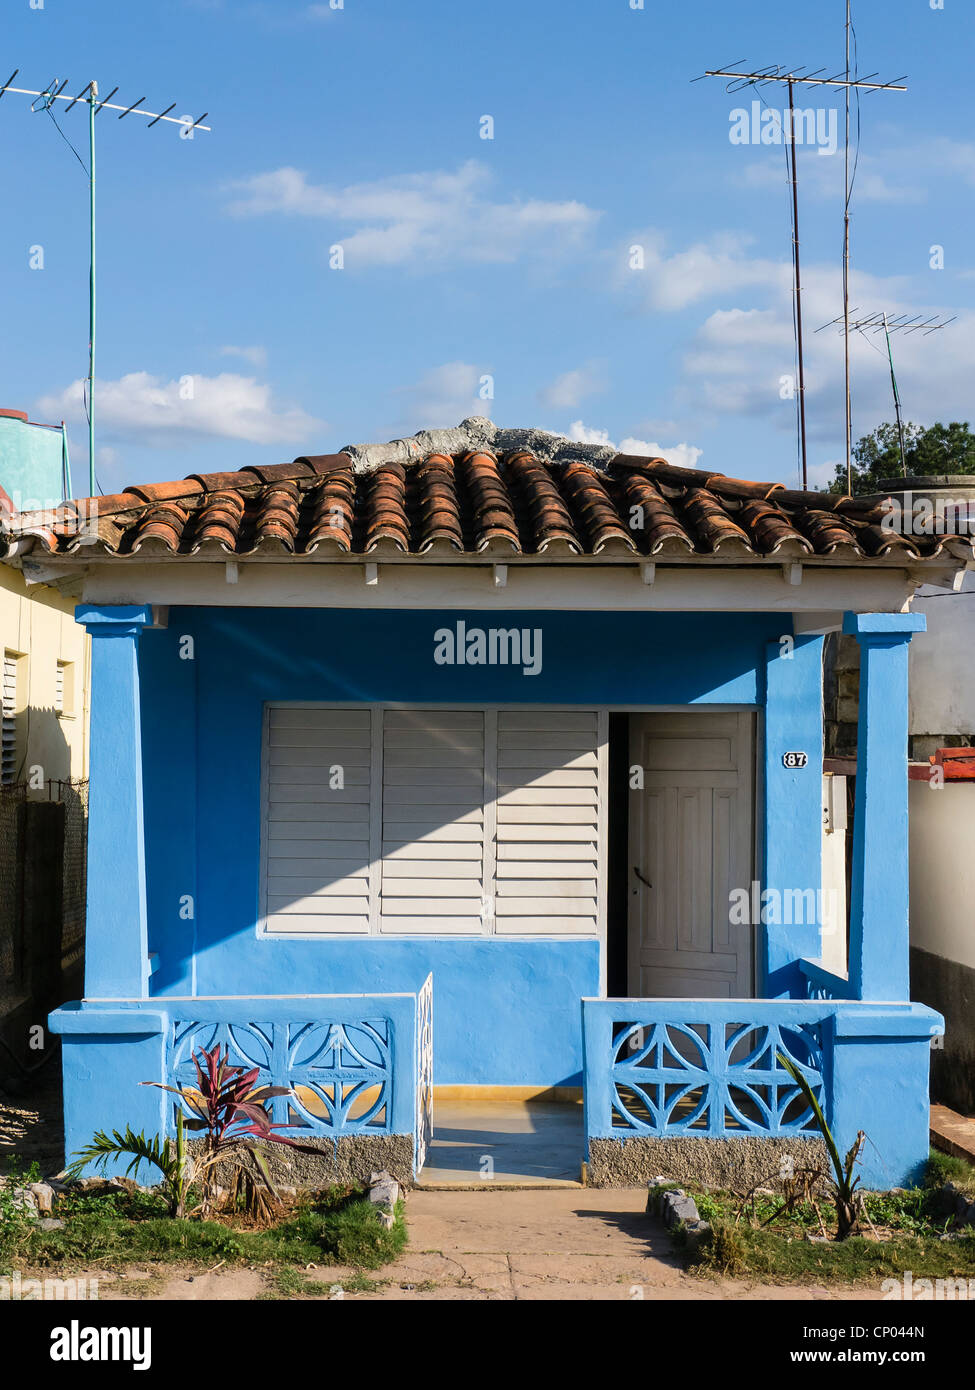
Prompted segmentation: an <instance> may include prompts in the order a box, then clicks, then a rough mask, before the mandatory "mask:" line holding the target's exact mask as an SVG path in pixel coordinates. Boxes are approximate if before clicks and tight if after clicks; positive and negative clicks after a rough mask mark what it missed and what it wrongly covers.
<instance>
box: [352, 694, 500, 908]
mask: <svg viewBox="0 0 975 1390" xmlns="http://www.w3.org/2000/svg"><path fill="white" fill-rule="evenodd" d="M485 724H486V717H485V713H484V711H482V710H398V709H387V710H385V711H384V713H383V757H382V780H383V786H382V882H381V890H380V894H381V896H380V903H379V926H380V931H381V932H382V933H383V934H391V933H402V934H415V933H429V934H435V935H448V934H455V935H471V934H480V933H481V932H482V931H483V928H484V916H483V914H484V903H485V892H484V880H485V804H486V803H488V802H489V801H490V797H491V794H490V790H489V788H488V779H487V777H486V773H485V741H486V740H485Z"/></svg>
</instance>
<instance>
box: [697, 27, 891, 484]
mask: <svg viewBox="0 0 975 1390" xmlns="http://www.w3.org/2000/svg"><path fill="white" fill-rule="evenodd" d="M846 10H847V30H846V66H845V69H844V70H843V71H842V72H838V73H836V74H835V75H834V76H833V77H823V76H821V74H822V73H824V72H826V71H827V69H826V68H817V69H816V70H815V71H814V72H807V71H806V64H805V63H802V64H800V65H799V66H798V67H791V68H789V67H782V66H780V65H779V64H778V63H772V64H770V65H769V66H768V67H765V68H762V69H761V70H759V71H746V70H742V67H741V65H742V63H743V62H744V61H745V60H744V59H738V60H737V61H736V62H735V63H731V64H729V65H728V66H727V67H723V68H709V69H708V70H707V71H706V72H705V73H703V74H702V76H703V77H724V78H727V79H729V80H728V82H727V85H726V87H725V91H726V92H729V93H731V92H740V91H744V90H745V88H747V87H754V88H762V87H766V86H769V85H770V84H775V85H778V86H784V87H785V88H786V90H787V92H788V97H789V107H788V114H787V117H786V120H785V122H784V124H785V127H786V128H785V140H786V157H787V160H788V167H789V183H790V185H791V189H792V269H793V292H794V295H795V318H796V356H797V359H798V374H799V390H798V397H799V443H800V456H801V461H802V487H803V490H804V491H805V490H806V489H807V488H808V486H809V474H808V464H807V456H806V378H805V364H804V358H803V347H802V282H801V276H800V271H799V170H798V165H797V162H796V120H795V88H796V87H803V86H805V87H836V88H839V89H841V90H842V91H844V92H845V94H846V156H845V158H846V166H845V168H846V174H845V187H844V241H843V296H844V306H846V305H847V303H848V298H847V296H848V281H849V259H850V248H849V210H850V192H851V189H850V177H849V158H850V93H851V92H853V91H855V92H856V93H857V95H858V96H859V93H860V92H861V91H864V92H867V93H869V92H906V91H907V88H906V87H904V86H901V85H900V84H901V82H902V81H903V78H900V77H898V78H896V79H895V80H894V81H893V82H877V81H875V80H874V79H875V78H876V77H877V75H878V74H877V73H875V72H872V73H870V74H869V75H868V76H867V77H863V78H860V77H851V76H850V31H851V27H852V26H851V23H850V0H847V7H846ZM692 80H693V81H695V82H699V81H701V78H693V79H692ZM759 96H760V97H761V91H759ZM762 99H763V100H764V98H762ZM846 401H847V406H846V459H847V474H848V475H849V471H850V429H851V414H850V359H849V347H848V346H847V350H846Z"/></svg>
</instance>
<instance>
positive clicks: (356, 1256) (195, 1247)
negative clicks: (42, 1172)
mask: <svg viewBox="0 0 975 1390" xmlns="http://www.w3.org/2000/svg"><path fill="white" fill-rule="evenodd" d="M164 1213H165V1203H164V1202H163V1201H162V1199H161V1198H158V1197H156V1196H155V1195H154V1194H147V1193H142V1192H135V1193H131V1194H130V1193H128V1192H123V1191H118V1192H111V1193H105V1194H101V1193H99V1194H97V1195H95V1194H90V1193H72V1194H71V1195H69V1196H66V1197H64V1198H62V1199H60V1200H59V1202H58V1203H57V1205H56V1207H55V1215H56V1216H58V1217H60V1218H61V1219H62V1220H63V1221H64V1223H65V1225H64V1227H63V1229H61V1230H56V1231H40V1230H38V1229H37V1227H36V1226H35V1225H34V1223H33V1222H30V1221H28V1220H25V1219H22V1218H20V1217H17V1216H15V1217H13V1218H12V1219H8V1220H3V1221H0V1273H3V1272H7V1271H12V1270H13V1269H26V1268H30V1269H57V1270H68V1269H71V1268H80V1267H84V1266H88V1267H91V1266H92V1265H98V1266H100V1267H102V1268H106V1269H119V1268H122V1267H124V1266H125V1265H127V1264H133V1263H135V1264H147V1263H169V1264H176V1263H179V1264H189V1265H197V1266H210V1265H213V1264H215V1263H216V1262H218V1261H223V1262H224V1263H225V1264H228V1265H233V1264H254V1265H257V1264H263V1265H283V1266H295V1265H298V1266H303V1265H308V1264H316V1265H330V1264H341V1265H354V1266H357V1267H359V1268H363V1269H378V1268H379V1267H380V1266H382V1265H384V1264H386V1263H387V1262H388V1261H390V1260H392V1259H395V1257H396V1256H397V1255H398V1254H399V1253H400V1251H401V1250H402V1249H403V1247H404V1246H405V1244H406V1228H405V1226H404V1224H403V1218H402V1209H401V1207H400V1206H398V1207H397V1211H396V1221H395V1223H394V1225H393V1228H392V1230H389V1231H387V1230H386V1228H385V1227H384V1226H383V1225H382V1224H381V1222H380V1221H379V1217H378V1213H377V1211H376V1207H375V1206H374V1205H373V1204H372V1203H371V1202H369V1201H368V1200H367V1199H366V1197H365V1195H364V1193H363V1192H362V1190H361V1189H356V1190H353V1191H348V1190H344V1189H334V1190H332V1191H329V1192H324V1193H319V1194H317V1195H316V1196H315V1197H312V1198H308V1199H307V1200H306V1201H304V1202H303V1203H302V1204H301V1205H300V1206H298V1207H297V1208H296V1209H294V1210H292V1211H290V1212H288V1213H287V1214H285V1215H284V1216H283V1217H282V1219H281V1220H280V1221H279V1222H278V1223H277V1224H276V1225H274V1226H271V1227H269V1228H268V1229H264V1230H258V1229H247V1228H246V1226H245V1224H244V1223H243V1222H242V1221H239V1220H236V1219H235V1218H232V1217H229V1218H223V1219H221V1220H211V1221H201V1220H195V1219H192V1218H188V1219H184V1220H176V1219H174V1218H171V1217H168V1216H166V1215H165V1214H164ZM329 1287H330V1286H329ZM306 1292H307V1290H306Z"/></svg>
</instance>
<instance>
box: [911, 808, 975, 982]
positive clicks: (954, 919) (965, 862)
mask: <svg viewBox="0 0 975 1390" xmlns="http://www.w3.org/2000/svg"><path fill="white" fill-rule="evenodd" d="M910 815H911V945H912V946H918V947H920V948H921V950H923V951H929V952H930V953H931V954H932V955H936V956H941V957H943V958H944V959H945V960H953V961H957V962H958V963H959V964H961V965H967V966H971V967H972V969H975V923H973V917H975V909H973V906H972V904H973V902H975V855H973V854H972V842H973V838H975V782H946V783H945V785H944V786H943V787H942V788H941V789H940V790H934V789H933V788H932V787H931V786H930V785H929V784H928V782H926V781H923V782H915V781H912V782H911V783H910Z"/></svg>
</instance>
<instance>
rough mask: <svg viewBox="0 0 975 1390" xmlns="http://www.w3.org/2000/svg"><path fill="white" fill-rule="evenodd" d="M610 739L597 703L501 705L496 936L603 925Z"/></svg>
mask: <svg viewBox="0 0 975 1390" xmlns="http://www.w3.org/2000/svg"><path fill="white" fill-rule="evenodd" d="M604 746H605V736H604V733H603V731H602V729H601V720H600V716H599V715H598V714H597V713H596V711H594V710H593V711H588V710H580V711H573V712H571V713H570V712H562V711H554V710H500V711H499V712H498V772H497V832H496V835H497V847H496V855H497V865H496V891H497V897H496V901H495V909H494V910H495V930H496V932H497V933H498V934H499V935H512V936H514V935H532V934H537V935H547V934H557V935H566V934H568V935H576V934H578V935H588V934H595V933H596V931H597V930H598V923H599V893H598V889H597V885H598V883H599V881H600V877H601V875H600V872H599V865H600V857H601V851H602V846H601V843H600V835H601V823H602V820H603V816H602V815H601V811H602V807H601V800H602V798H603V796H604V791H603V784H604V768H603V759H604Z"/></svg>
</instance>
